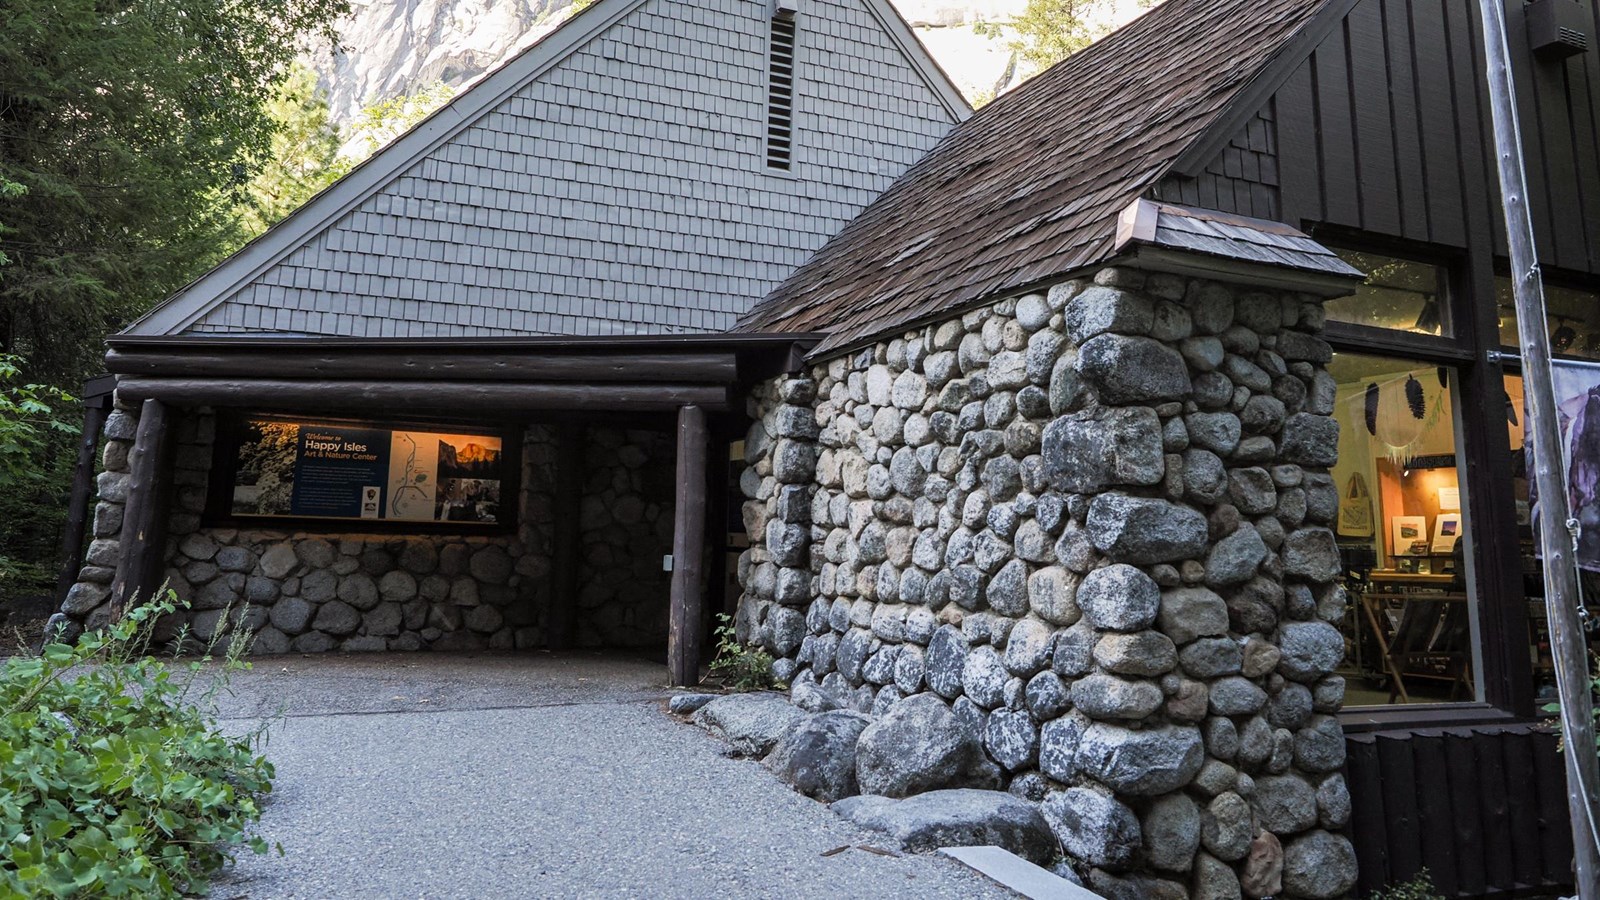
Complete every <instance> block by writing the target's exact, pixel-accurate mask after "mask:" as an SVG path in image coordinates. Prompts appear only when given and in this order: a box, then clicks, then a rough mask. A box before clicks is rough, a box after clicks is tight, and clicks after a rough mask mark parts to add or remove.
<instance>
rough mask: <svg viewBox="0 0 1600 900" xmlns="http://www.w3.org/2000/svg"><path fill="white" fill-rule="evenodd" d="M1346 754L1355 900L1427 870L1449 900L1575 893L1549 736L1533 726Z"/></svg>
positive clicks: (1362, 743) (1383, 742)
mask: <svg viewBox="0 0 1600 900" xmlns="http://www.w3.org/2000/svg"><path fill="white" fill-rule="evenodd" d="M1345 745H1346V748H1347V753H1346V762H1345V778H1346V780H1347V782H1348V784H1349V787H1350V805H1351V819H1350V825H1349V828H1348V832H1349V836H1350V839H1351V842H1352V843H1353V844H1354V846H1355V850H1356V860H1357V865H1358V871H1359V873H1360V875H1359V880H1358V882H1357V886H1356V892H1357V894H1358V895H1361V896H1364V895H1366V894H1368V893H1370V892H1372V891H1375V890H1378V889H1380V888H1383V887H1385V886H1390V885H1394V884H1399V883H1401V882H1404V881H1407V880H1409V879H1411V878H1412V877H1414V876H1415V875H1416V874H1417V873H1418V872H1420V871H1422V870H1423V869H1426V870H1427V871H1428V874H1429V876H1430V877H1431V878H1432V880H1433V883H1434V886H1435V888H1437V890H1438V892H1439V893H1440V894H1441V895H1442V896H1444V897H1447V898H1451V900H1454V898H1463V900H1464V898H1468V897H1498V896H1511V895H1513V894H1517V895H1522V894H1526V893H1528V892H1530V891H1531V892H1536V893H1544V892H1554V891H1556V890H1558V889H1561V888H1564V887H1567V886H1569V885H1570V884H1571V882H1572V876H1571V866H1572V840H1571V834H1570V832H1569V831H1568V830H1567V829H1566V826H1565V823H1566V821H1567V805H1566V796H1565V781H1564V776H1563V769H1562V761H1561V757H1560V755H1559V753H1558V752H1557V750H1556V740H1555V736H1554V735H1552V734H1548V733H1544V732H1541V731H1537V730H1535V729H1534V727H1533V726H1506V727H1484V728H1470V729H1464V728H1458V729H1450V730H1447V731H1439V730H1420V731H1397V732H1378V733H1370V732H1369V733H1363V734H1352V735H1350V736H1349V737H1348V738H1347V739H1346V742H1345Z"/></svg>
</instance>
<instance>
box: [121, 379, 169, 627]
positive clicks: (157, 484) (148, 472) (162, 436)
mask: <svg viewBox="0 0 1600 900" xmlns="http://www.w3.org/2000/svg"><path fill="white" fill-rule="evenodd" d="M172 449H173V441H172V415H171V412H170V410H169V408H168V406H167V405H166V404H165V403H162V402H161V401H159V400H145V401H144V403H143V404H142V405H141V407H140V410H139V430H138V432H137V433H135V435H134V440H133V452H132V453H131V454H129V456H128V501H127V505H126V506H125V507H124V509H123V512H122V537H121V541H120V548H119V549H120V554H121V559H120V561H119V562H118V563H117V575H116V578H115V579H114V580H113V581H112V583H111V603H112V608H113V609H114V610H115V611H116V612H117V613H118V614H120V613H121V612H122V611H123V610H126V609H127V608H128V605H129V604H130V603H133V602H144V601H146V600H149V599H150V597H151V596H152V595H153V594H154V593H155V591H156V589H157V588H159V587H160V586H161V573H162V570H163V568H164V567H165V566H164V564H165V559H164V557H165V556H166V550H167V498H168V496H169V493H170V489H171V485H172V479H171V478H170V477H169V476H170V472H169V471H168V470H169V469H170V468H171V462H172V459H171V457H172Z"/></svg>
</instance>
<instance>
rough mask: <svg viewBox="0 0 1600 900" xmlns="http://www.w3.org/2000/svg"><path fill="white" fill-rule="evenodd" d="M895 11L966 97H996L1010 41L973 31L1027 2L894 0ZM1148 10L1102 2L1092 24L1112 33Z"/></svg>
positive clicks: (1133, 1) (1132, 0)
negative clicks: (994, 93) (907, 23)
mask: <svg viewBox="0 0 1600 900" xmlns="http://www.w3.org/2000/svg"><path fill="white" fill-rule="evenodd" d="M892 2H893V3H894V5H895V8H896V9H898V10H899V11H900V14H901V15H902V16H904V17H905V18H906V20H907V21H908V22H910V23H911V25H912V27H913V28H915V29H916V32H917V37H919V38H921V39H922V42H923V43H924V44H926V45H927V47H928V51H929V52H930V53H932V54H933V57H934V59H936V60H938V62H939V65H940V66H942V67H944V70H945V71H946V72H948V73H949V74H950V77H951V79H952V80H954V81H955V83H956V85H957V86H958V87H960V88H961V91H962V93H964V94H966V95H967V97H968V98H969V99H970V98H973V97H977V96H982V95H985V94H987V93H988V92H989V91H991V90H992V89H993V87H994V85H995V82H996V81H997V80H998V79H999V78H1000V76H1001V74H1002V73H1003V72H1004V71H1005V67H1006V63H1007V61H1008V58H1009V55H1010V54H1009V51H1007V50H1006V48H1005V41H1004V40H998V39H995V38H990V37H984V36H982V35H979V34H976V33H975V32H974V30H973V25H974V24H976V23H977V22H980V21H997V20H1001V21H1003V20H1004V19H1006V18H1008V17H1010V16H1013V15H1016V14H1017V13H1018V12H1021V11H1022V9H1023V7H1025V6H1026V5H1027V0H968V2H959V0H892ZM1142 12H1144V9H1143V8H1142V7H1141V6H1140V4H1139V0H1102V2H1101V5H1100V6H1098V7H1097V8H1096V9H1095V10H1094V11H1093V15H1092V20H1093V21H1095V22H1096V23H1097V24H1099V25H1100V26H1101V27H1102V28H1104V29H1105V30H1107V31H1109V30H1111V29H1113V28H1115V27H1117V26H1119V25H1123V24H1126V23H1127V22H1129V21H1131V20H1132V19H1134V18H1136V17H1137V16H1138V15H1139V14H1140V13H1142Z"/></svg>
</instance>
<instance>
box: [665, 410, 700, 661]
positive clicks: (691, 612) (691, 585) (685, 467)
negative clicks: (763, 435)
mask: <svg viewBox="0 0 1600 900" xmlns="http://www.w3.org/2000/svg"><path fill="white" fill-rule="evenodd" d="M706 445H707V436H706V413H705V410H703V409H701V408H700V407H698V406H694V405H689V406H684V407H681V408H680V409H679V410H678V487H677V496H676V499H675V502H674V506H673V534H672V607H671V612H670V617H669V625H668V628H669V630H668V634H667V668H668V670H669V674H670V675H671V677H672V683H673V684H674V685H678V686H689V685H693V684H698V683H699V681H700V632H701V629H702V627H703V623H702V622H701V616H702V612H703V608H704V586H703V585H702V584H701V571H700V570H701V562H702V559H703V557H704V555H705V545H706Z"/></svg>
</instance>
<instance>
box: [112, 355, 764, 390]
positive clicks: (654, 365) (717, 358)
mask: <svg viewBox="0 0 1600 900" xmlns="http://www.w3.org/2000/svg"><path fill="white" fill-rule="evenodd" d="M106 370H107V371H109V372H112V373H115V374H119V375H145V376H150V375H154V376H169V377H170V376H172V375H174V374H178V373H181V374H183V375H184V376H186V377H194V378H305V379H319V380H330V381H338V380H345V379H350V380H365V379H378V380H407V381H431V380H441V381H442V380H454V379H462V380H504V381H574V382H649V383H659V382H667V383H670V382H710V383H713V384H732V383H733V382H734V381H735V380H737V378H738V375H739V365H738V359H737V358H736V357H735V356H734V354H732V353H624V354H595V353H587V354H533V353H528V352H526V351H508V352H506V353H459V352H457V353H428V352H416V351H395V352H388V353H383V352H373V351H362V350H343V351H334V352H330V351H327V350H322V351H309V350H296V349H288V350H283V351H277V352H274V351H270V350H258V349H250V350H244V349H241V350H219V349H216V348H207V349H206V350H205V351H172V350H139V349H128V350H111V351H110V352H108V353H107V354H106Z"/></svg>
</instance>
